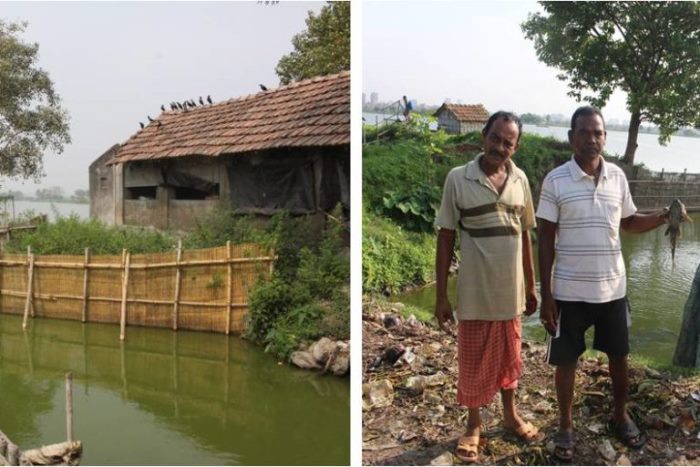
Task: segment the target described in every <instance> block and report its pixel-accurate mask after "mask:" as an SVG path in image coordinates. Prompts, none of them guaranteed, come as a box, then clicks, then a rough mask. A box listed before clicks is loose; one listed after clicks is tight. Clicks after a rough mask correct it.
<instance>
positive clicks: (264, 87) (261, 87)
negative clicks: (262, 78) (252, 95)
mask: <svg viewBox="0 0 700 467" xmlns="http://www.w3.org/2000/svg"><path fill="white" fill-rule="evenodd" d="M259 86H260V89H262V90H263V91H267V87H266V86H265V85H264V84H260V85H259Z"/></svg>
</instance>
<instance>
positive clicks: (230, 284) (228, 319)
mask: <svg viewBox="0 0 700 467" xmlns="http://www.w3.org/2000/svg"><path fill="white" fill-rule="evenodd" d="M226 259H227V260H228V287H227V293H226V303H227V305H226V335H227V336H228V334H229V332H230V330H231V313H233V307H231V301H232V300H233V264H232V263H231V240H229V241H227V242H226Z"/></svg>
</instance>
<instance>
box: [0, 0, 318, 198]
mask: <svg viewBox="0 0 700 467" xmlns="http://www.w3.org/2000/svg"><path fill="white" fill-rule="evenodd" d="M323 5H324V3H323V2H294V3H285V2H280V3H279V4H277V5H274V6H266V5H264V4H258V3H257V2H256V1H251V2H234V3H231V2H225V3H224V2H208V3H204V2H197V3H189V2H188V3H184V2H173V3H170V2H168V3H165V2H154V3H140V2H139V3H136V2H123V3H111V2H110V3H103V2H94V3H93V2H85V3H63V2H41V3H32V2H29V3H20V2H0V19H2V20H4V21H15V20H22V21H27V22H28V23H29V25H28V27H27V30H26V31H25V33H24V34H23V36H22V38H23V39H24V40H25V41H27V42H37V43H38V44H39V65H40V67H41V68H43V69H45V70H47V71H48V72H49V75H50V77H51V79H52V80H53V82H54V84H55V87H56V90H57V91H58V93H59V94H60V96H61V98H62V100H63V106H64V108H65V109H67V110H68V112H69V113H70V122H71V125H70V127H71V128H70V134H71V137H72V140H73V143H72V144H70V145H68V146H66V148H65V150H64V152H63V154H60V155H56V154H51V153H47V154H45V157H44V163H45V166H44V169H45V172H46V177H44V178H43V179H42V180H41V182H40V183H39V184H34V183H33V182H32V181H31V180H30V181H26V182H17V181H8V180H7V179H6V178H0V190H6V189H12V190H22V191H24V192H25V193H28V194H34V192H35V191H36V189H37V188H39V187H51V186H61V187H63V188H64V190H65V192H66V194H72V193H73V191H74V190H75V189H77V188H83V189H87V188H88V166H89V165H90V163H92V161H94V160H95V159H96V158H97V157H99V156H100V155H101V154H102V153H104V152H105V151H106V150H107V149H109V148H110V147H111V146H112V145H113V144H115V143H123V142H124V141H126V140H127V139H128V138H129V137H130V136H131V135H132V134H133V133H135V132H136V131H137V130H139V122H140V121H141V122H144V123H147V119H146V116H147V115H150V116H151V117H153V118H155V117H156V116H157V115H158V114H159V113H160V105H161V104H165V106H166V109H169V107H168V103H169V102H171V101H174V100H179V101H183V100H185V99H195V100H197V99H198V98H199V96H204V97H205V98H206V96H207V94H211V96H212V98H213V99H214V100H215V101H220V100H226V99H230V98H233V97H239V96H244V95H247V94H251V93H255V92H258V90H259V88H258V83H263V84H266V85H267V86H268V87H276V86H277V85H278V84H279V79H278V78H277V75H276V74H275V66H276V65H277V62H278V60H279V59H280V57H282V55H284V54H287V53H289V52H291V51H292V44H291V39H292V37H293V36H294V34H296V33H298V32H301V31H302V30H303V29H305V27H306V25H305V22H304V20H305V19H306V17H307V12H308V11H309V10H313V11H316V12H317V11H319V10H320V9H321V7H322V6H323Z"/></svg>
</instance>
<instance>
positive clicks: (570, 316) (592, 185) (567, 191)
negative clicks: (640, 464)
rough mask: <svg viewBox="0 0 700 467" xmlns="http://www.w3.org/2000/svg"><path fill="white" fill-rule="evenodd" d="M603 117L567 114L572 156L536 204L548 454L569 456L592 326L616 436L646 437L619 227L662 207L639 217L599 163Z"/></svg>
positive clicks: (648, 222) (619, 179)
mask: <svg viewBox="0 0 700 467" xmlns="http://www.w3.org/2000/svg"><path fill="white" fill-rule="evenodd" d="M605 138H606V131H605V122H604V120H603V116H602V114H601V113H600V111H599V110H598V109H596V108H594V107H589V106H585V107H580V108H578V109H576V111H575V112H574V114H573V116H572V117H571V130H569V143H570V144H571V148H572V150H573V152H574V155H573V157H572V158H571V160H570V161H569V162H567V163H565V164H563V165H561V166H559V167H557V168H555V169H554V170H552V171H551V172H549V173H548V174H547V176H546V177H545V179H544V182H543V183H542V190H541V193H540V202H539V205H538V207H537V214H536V216H537V224H538V246H539V265H540V281H541V282H540V284H541V297H542V309H541V311H540V319H541V321H542V324H543V325H544V327H545V328H546V329H547V331H548V332H549V334H550V339H549V348H548V352H547V361H548V362H549V363H550V364H552V365H556V372H555V385H556V390H557V400H558V403H559V417H560V420H559V432H558V433H557V435H556V437H555V440H554V441H555V451H554V455H555V456H556V457H558V458H559V459H560V460H563V461H570V460H571V459H572V457H573V453H574V428H573V418H572V410H573V396H574V381H575V375H576V365H577V362H578V357H579V356H580V355H581V354H582V353H583V352H584V351H585V350H586V343H585V339H584V334H585V332H586V330H587V329H588V328H589V327H590V326H593V327H594V329H595V334H594V340H593V348H594V349H597V350H599V351H602V352H605V353H606V354H607V356H608V362H609V366H610V376H611V378H612V383H613V399H614V411H613V418H612V420H611V423H612V426H613V428H614V431H615V434H616V435H617V437H618V438H619V439H620V440H621V441H622V442H623V443H625V444H626V445H627V446H630V447H634V448H638V447H641V446H642V445H643V444H644V438H643V436H642V434H641V433H640V431H639V429H638V428H637V426H636V425H635V423H634V421H633V420H632V419H631V418H630V416H629V414H628V413H627V409H626V399H627V391H628V384H629V383H628V376H627V373H628V369H627V355H628V354H629V342H628V329H627V327H628V312H629V307H628V302H627V298H626V274H625V264H624V261H623V258H622V248H621V243H620V227H622V229H623V230H625V231H626V232H636V233H641V232H646V231H649V230H652V229H654V228H656V227H659V226H660V225H662V224H664V223H665V222H666V214H665V211H662V212H658V213H653V214H647V215H643V214H639V213H637V208H636V207H635V205H634V202H633V201H632V196H631V195H630V191H629V186H628V184H627V179H626V177H625V174H624V172H623V171H622V170H621V169H620V168H619V167H617V166H616V165H614V164H611V163H607V162H605V161H604V160H603V156H602V153H603V147H604V146H605Z"/></svg>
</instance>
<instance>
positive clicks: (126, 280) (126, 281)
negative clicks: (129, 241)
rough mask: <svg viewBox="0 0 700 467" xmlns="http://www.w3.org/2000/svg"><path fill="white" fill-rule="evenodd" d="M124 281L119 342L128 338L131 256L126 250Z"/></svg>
mask: <svg viewBox="0 0 700 467" xmlns="http://www.w3.org/2000/svg"><path fill="white" fill-rule="evenodd" d="M124 256H125V259H124V280H123V282H122V308H121V318H120V321H119V325H120V329H119V340H122V341H123V340H124V338H125V337H126V304H127V302H126V297H127V295H128V294H129V263H130V262H131V254H130V253H129V252H128V251H126V250H124Z"/></svg>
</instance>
